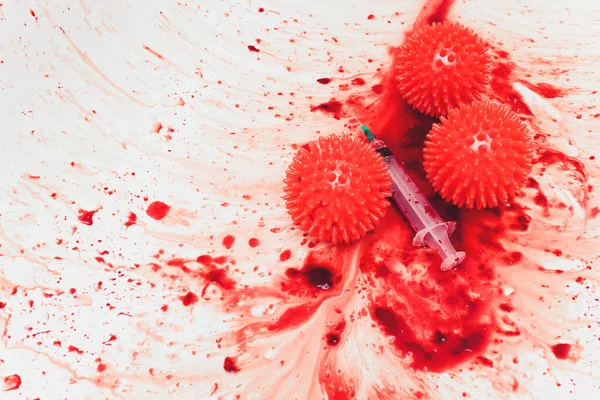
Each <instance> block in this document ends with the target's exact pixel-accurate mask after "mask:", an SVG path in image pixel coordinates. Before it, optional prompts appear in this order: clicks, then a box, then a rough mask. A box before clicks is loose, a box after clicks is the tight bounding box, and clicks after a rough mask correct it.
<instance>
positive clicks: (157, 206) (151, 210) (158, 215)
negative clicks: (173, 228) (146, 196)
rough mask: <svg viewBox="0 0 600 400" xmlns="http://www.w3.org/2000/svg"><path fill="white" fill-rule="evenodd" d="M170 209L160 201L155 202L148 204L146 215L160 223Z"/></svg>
mask: <svg viewBox="0 0 600 400" xmlns="http://www.w3.org/2000/svg"><path fill="white" fill-rule="evenodd" d="M170 209H171V206H169V205H167V204H165V203H163V202H162V201H155V202H153V203H150V205H149V206H148V209H147V210H146V214H148V216H149V217H150V218H152V219H155V220H157V221H160V220H161V219H163V218H164V217H166V216H167V214H168V213H169V210H170Z"/></svg>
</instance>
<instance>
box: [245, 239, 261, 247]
mask: <svg viewBox="0 0 600 400" xmlns="http://www.w3.org/2000/svg"><path fill="white" fill-rule="evenodd" d="M259 244H260V240H258V239H257V238H251V239H250V240H248V245H249V246H250V247H256V246H258V245H259Z"/></svg>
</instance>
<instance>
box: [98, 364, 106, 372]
mask: <svg viewBox="0 0 600 400" xmlns="http://www.w3.org/2000/svg"><path fill="white" fill-rule="evenodd" d="M105 369H106V364H102V363H100V364H98V368H96V371H98V372H102V371H104V370H105Z"/></svg>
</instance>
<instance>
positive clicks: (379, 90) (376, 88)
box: [371, 84, 383, 94]
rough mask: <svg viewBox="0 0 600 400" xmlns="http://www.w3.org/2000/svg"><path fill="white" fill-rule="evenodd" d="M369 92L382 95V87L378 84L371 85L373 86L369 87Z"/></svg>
mask: <svg viewBox="0 0 600 400" xmlns="http://www.w3.org/2000/svg"><path fill="white" fill-rule="evenodd" d="M371 90H372V91H373V93H375V94H381V93H383V85H380V84H377V85H373V86H371Z"/></svg>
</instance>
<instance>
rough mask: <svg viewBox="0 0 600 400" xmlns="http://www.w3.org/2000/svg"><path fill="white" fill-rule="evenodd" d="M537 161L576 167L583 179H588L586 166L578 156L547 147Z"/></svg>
mask: <svg viewBox="0 0 600 400" xmlns="http://www.w3.org/2000/svg"><path fill="white" fill-rule="evenodd" d="M534 162H535V163H540V164H543V165H552V164H558V163H560V164H562V165H563V167H564V168H565V169H569V168H571V169H574V170H575V171H577V172H578V173H579V175H581V179H582V180H586V179H587V173H586V171H585V166H584V165H583V163H582V162H581V161H579V160H578V159H576V158H573V157H569V156H567V155H566V154H563V153H561V152H559V151H556V150H550V149H546V150H545V151H544V152H542V153H541V154H540V155H539V157H538V158H537V159H536V160H534Z"/></svg>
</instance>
